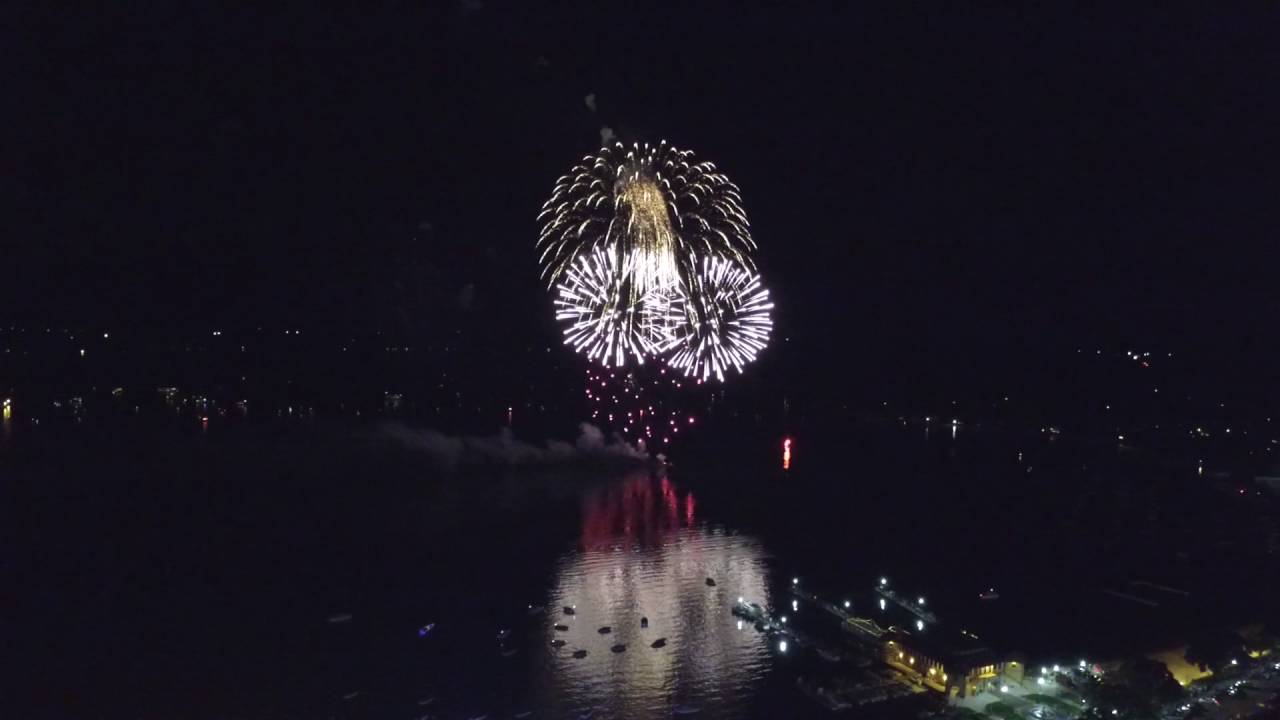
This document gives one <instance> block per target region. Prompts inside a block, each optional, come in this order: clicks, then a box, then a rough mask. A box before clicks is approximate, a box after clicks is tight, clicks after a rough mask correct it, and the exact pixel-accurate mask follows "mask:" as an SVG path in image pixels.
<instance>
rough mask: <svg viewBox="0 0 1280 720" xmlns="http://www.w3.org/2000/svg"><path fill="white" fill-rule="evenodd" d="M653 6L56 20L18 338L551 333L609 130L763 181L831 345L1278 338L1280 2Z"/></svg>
mask: <svg viewBox="0 0 1280 720" xmlns="http://www.w3.org/2000/svg"><path fill="white" fill-rule="evenodd" d="M636 7H638V6H631V5H627V4H624V5H623V6H621V8H619V7H609V8H604V7H599V8H592V7H572V6H566V7H560V8H556V9H553V10H540V9H534V8H525V9H515V10H513V9H510V8H501V7H499V6H493V7H491V6H489V5H487V4H484V3H462V4H459V5H451V6H442V7H440V8H437V9H434V10H431V11H423V12H419V13H406V14H404V15H400V14H393V13H384V14H378V13H372V14H370V15H368V16H365V17H359V18H356V17H343V16H338V15H332V14H328V13H324V12H311V13H305V14H299V15H296V16H295V15H289V14H286V13H278V14H269V13H265V14H259V13H257V12H255V11H229V12H224V11H215V10H213V9H211V8H206V9H205V10H198V9H191V10H176V9H165V8H161V7H152V8H148V9H145V10H143V9H130V10H118V11H112V10H104V11H101V12H99V13H96V14H95V13H86V14H71V13H66V14H61V15H59V14H57V13H56V12H42V11H40V10H38V9H34V8H29V9H28V12H26V13H21V15H23V16H24V22H21V23H17V25H20V26H21V27H23V28H24V29H25V30H26V32H25V33H24V35H23V37H22V42H21V43H20V46H21V50H20V52H19V53H18V57H19V60H18V61H17V62H16V63H15V64H14V65H13V66H11V69H10V72H9V77H10V80H11V81H12V82H13V85H12V86H11V90H12V91H13V93H14V94H15V95H16V97H18V98H19V99H20V101H19V102H18V103H17V104H15V108H16V113H15V114H16V115H17V118H18V126H17V132H16V134H15V136H14V139H15V143H14V149H15V152H14V154H13V155H12V156H11V157H12V162H13V165H14V167H15V169H16V170H17V173H16V174H14V175H11V176H10V178H9V182H10V183H12V186H11V189H10V191H9V192H7V193H6V194H7V195H9V196H10V197H13V198H15V199H16V201H17V207H16V210H17V212H16V213H12V214H10V215H9V229H8V230H7V232H6V234H7V236H8V239H7V241H6V243H5V246H6V250H5V256H6V257H5V261H6V262H5V264H6V267H7V268H8V270H9V272H8V273H7V276H6V278H5V281H4V282H3V283H0V305H3V307H4V308H5V310H3V311H0V321H3V323H0V324H5V325H9V324H31V325H41V324H52V325H56V326H61V325H71V326H87V327H98V326H101V327H112V328H119V329H121V330H124V329H143V330H147V331H153V332H155V333H176V332H185V331H186V330H187V329H189V328H191V327H256V326H258V325H278V326H288V325H292V324H297V325H300V326H308V327H325V328H334V329H336V330H339V331H340V330H342V329H344V328H368V327H379V328H383V329H386V330H388V331H402V332H407V333H409V334H411V335H418V336H431V335H433V334H438V333H439V332H441V331H442V330H444V329H446V328H447V329H453V326H454V325H455V324H457V325H460V326H462V327H464V328H467V329H468V331H473V332H476V333H479V334H482V335H483V336H484V341H483V342H484V344H485V345H486V346H487V347H489V348H490V349H491V350H492V351H495V352H497V351H502V350H504V349H506V347H507V346H506V345H504V343H505V342H506V341H505V339H504V337H505V335H506V333H507V331H505V330H504V331H498V330H496V329H495V330H492V331H491V330H489V328H492V327H493V326H494V323H498V322H501V323H502V324H503V325H504V326H505V327H507V328H511V327H515V328H522V329H521V330H520V331H518V332H517V333H516V335H517V336H518V337H519V342H521V343H526V342H531V341H533V342H536V341H537V340H538V339H542V338H545V340H546V341H547V342H554V341H555V340H556V338H557V336H558V332H557V331H556V329H555V326H554V323H553V322H551V320H550V319H549V317H548V315H549V312H548V310H549V307H550V301H549V299H547V297H546V295H545V293H544V292H542V290H541V287H540V284H539V282H538V279H537V269H536V260H537V258H536V253H535V251H534V249H533V240H534V239H535V237H536V226H535V223H534V217H535V215H536V213H537V210H538V206H539V205H540V204H541V202H542V200H543V199H544V197H545V195H546V194H547V193H548V192H549V190H550V187H551V185H552V183H553V181H554V179H555V178H556V177H557V176H558V175H560V174H562V173H563V172H565V171H567V170H568V168H569V167H570V166H571V164H572V163H573V162H574V161H575V160H576V159H577V158H578V157H580V156H581V155H582V154H584V153H586V152H590V151H592V150H593V149H594V148H595V147H597V146H598V145H599V137H600V135H599V133H600V130H601V128H602V127H605V126H607V127H609V128H611V129H612V130H613V131H614V132H615V133H616V134H617V135H618V136H619V137H622V138H623V139H636V140H657V139H660V138H665V139H668V140H669V141H671V142H672V143H674V144H676V145H679V146H681V147H686V148H689V149H692V150H694V151H695V152H696V153H697V154H698V156H699V157H703V158H706V159H710V160H712V161H714V162H716V163H717V164H718V165H719V166H720V167H721V168H722V169H724V170H725V171H726V172H727V173H729V174H730V176H731V177H732V178H733V179H734V180H735V181H736V182H737V183H738V184H739V185H740V186H741V187H742V189H743V194H744V198H745V204H746V208H747V212H748V214H749V217H750V218H751V220H752V222H753V232H754V234H755V236H756V239H757V241H758V242H759V243H760V245H761V251H760V257H759V266H760V268H761V271H762V272H763V274H764V276H765V278H766V281H767V283H768V284H769V285H770V287H771V288H773V290H774V294H775V297H776V299H777V302H778V311H777V322H778V328H779V336H783V335H787V336H790V337H791V338H792V343H793V347H795V348H802V349H803V351H802V352H803V353H804V354H808V355H810V356H815V355H818V354H825V353H836V352H838V353H841V354H844V355H846V356H849V357H851V358H857V357H859V356H862V357H865V358H868V359H870V360H871V361H872V363H873V365H874V364H879V363H892V362H894V361H895V359H896V358H898V357H899V356H901V355H902V354H904V353H905V354H906V355H907V356H911V355H912V354H913V353H923V355H925V356H927V355H928V354H929V353H930V352H931V349H932V348H941V349H944V352H946V353H948V354H950V353H954V354H956V355H957V356H959V357H965V358H968V359H969V362H976V363H980V362H984V361H986V360H989V359H992V358H994V357H995V356H997V355H1002V354H1004V353H1007V352H1010V351H1011V349H1012V350H1015V351H1016V349H1017V348H1023V347H1025V348H1029V349H1031V350H1033V351H1045V350H1048V349H1054V348H1073V347H1076V346H1085V347H1109V348H1116V349H1124V348H1125V347H1126V346H1128V347H1134V348H1140V347H1152V348H1158V349H1164V348H1169V349H1172V350H1174V351H1178V352H1197V351H1200V352H1203V349H1204V348H1208V347H1214V348H1220V352H1221V353H1229V354H1236V353H1242V356H1241V357H1243V358H1244V359H1245V362H1249V360H1248V357H1249V356H1251V355H1261V356H1266V355H1267V354H1269V352H1271V351H1272V350H1274V348H1275V343H1274V340H1273V338H1274V332H1273V331H1272V329H1271V327H1270V325H1271V322H1272V320H1273V318H1275V317H1277V316H1278V315H1280V294H1277V293H1275V292H1274V291H1273V283H1272V281H1271V278H1270V276H1271V274H1272V273H1273V268H1274V267H1276V260H1277V259H1278V257H1280V256H1278V255H1277V251H1276V250H1275V247H1274V238H1275V237H1276V236H1277V230H1280V217H1278V216H1277V215H1276V212H1275V210H1274V207H1273V204H1274V194H1275V189H1276V187H1278V186H1280V182H1278V181H1280V176H1278V175H1277V173H1280V171H1278V170H1277V168H1278V167H1280V162H1277V161H1278V160H1280V157H1278V156H1277V152H1278V151H1277V150H1276V149H1275V146H1274V143H1273V142H1271V139H1272V138H1271V136H1272V134H1273V129H1274V126H1275V125H1274V122H1273V121H1274V119H1275V118H1276V117H1277V116H1280V107H1278V106H1280V99H1277V97H1276V95H1275V94H1274V93H1271V92H1269V91H1268V90H1269V88H1272V87H1275V86H1277V85H1280V47H1277V46H1276V45H1275V44H1274V43H1272V42H1269V40H1270V33H1269V29H1270V28H1271V27H1274V25H1273V24H1271V23H1268V22H1266V21H1267V20H1275V19H1277V18H1276V12H1277V11H1276V10H1275V9H1269V10H1267V9H1263V8H1261V6H1259V7H1257V8H1246V7H1239V8H1231V9H1226V10H1223V11H1221V12H1215V13H1214V14H1213V15H1212V16H1207V15H1205V14H1202V13H1198V12H1196V11H1195V10H1186V11H1184V10H1142V9H1130V8H1116V7H1109V8H1098V9H1091V10H1087V11H1086V10H1079V9H1064V10H1060V11H1052V10H1050V11H1039V12H1035V13H1033V12H1030V11H1025V10H1016V9H980V10H975V9H954V10H939V9H936V8H920V7H917V8H915V9H912V10H906V11H903V12H901V13H896V12H888V11H873V10H834V9H824V10H822V11H815V12H809V13H798V12H797V13H786V12H783V11H782V10H781V9H773V10H745V11H740V12H730V11H729V9H728V8H727V7H726V6H714V5H705V6H700V7H699V8H697V9H695V10H685V11H682V12H679V13H655V12H647V13H646V12H638V11H637V12H625V9H626V8H632V9H635V8H636ZM619 17H622V18H625V21H617V20H616V19H615V18H619ZM588 95H594V103H595V108H596V109H595V110H594V111H593V110H592V109H590V108H589V107H588V105H587V103H586V101H585V98H586V97H587V96H588ZM774 350H775V351H776V345H775V348H774ZM796 352H801V351H800V350H796ZM1204 354H1205V355H1206V357H1208V358H1213V357H1214V356H1216V355H1218V352H1205V353H1204ZM1261 364H1263V363H1260V365H1261Z"/></svg>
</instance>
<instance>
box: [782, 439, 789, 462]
mask: <svg viewBox="0 0 1280 720" xmlns="http://www.w3.org/2000/svg"><path fill="white" fill-rule="evenodd" d="M782 469H783V470H790V469H791V438H786V439H784V440H783V441H782Z"/></svg>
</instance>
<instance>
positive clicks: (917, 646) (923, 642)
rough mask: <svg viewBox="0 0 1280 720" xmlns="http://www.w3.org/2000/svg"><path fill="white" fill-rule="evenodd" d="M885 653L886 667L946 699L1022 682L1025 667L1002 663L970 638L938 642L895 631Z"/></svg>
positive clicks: (930, 637)
mask: <svg viewBox="0 0 1280 720" xmlns="http://www.w3.org/2000/svg"><path fill="white" fill-rule="evenodd" d="M883 649H884V660H885V662H886V663H888V664H889V665H891V666H892V667H894V668H897V669H898V670H901V671H902V672H903V673H904V674H906V675H907V677H910V678H912V679H914V680H916V681H917V682H919V683H920V684H921V685H923V686H924V687H927V688H929V689H930V690H934V691H936V692H940V693H943V694H944V695H946V696H947V697H962V698H963V697H970V696H972V695H974V694H976V693H979V692H982V691H983V690H992V689H998V688H999V686H1000V685H1001V684H1003V683H1007V682H1016V683H1021V682H1022V680H1023V671H1024V668H1023V663H1021V662H1019V661H1017V660H1011V659H1008V658H1007V657H1006V658H1003V659H1002V658H1001V657H1000V656H997V654H996V653H995V652H994V651H992V650H991V649H990V648H987V647H985V646H983V645H982V643H980V642H978V641H977V640H976V638H972V637H970V636H968V635H962V636H953V637H950V638H939V637H937V636H936V635H935V634H929V635H918V634H911V633H907V632H904V631H902V630H899V629H896V628H895V629H892V630H890V631H889V632H888V633H886V635H885V637H884V646H883Z"/></svg>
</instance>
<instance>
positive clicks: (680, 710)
mask: <svg viewBox="0 0 1280 720" xmlns="http://www.w3.org/2000/svg"><path fill="white" fill-rule="evenodd" d="M701 711H702V708H699V707H694V706H693V705H677V706H675V707H674V708H671V712H672V713H673V714H676V715H693V714H694V713H698V712H701Z"/></svg>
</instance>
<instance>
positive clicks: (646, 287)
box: [538, 142, 773, 380]
mask: <svg viewBox="0 0 1280 720" xmlns="http://www.w3.org/2000/svg"><path fill="white" fill-rule="evenodd" d="M538 222H539V224H540V226H541V232H540V234H539V237H538V248H539V250H540V257H539V263H540V265H541V267H542V276H543V278H544V279H545V280H546V281H547V283H548V287H549V288H552V289H553V292H554V295H555V301H554V302H555V307H556V319H557V320H559V321H561V322H562V323H564V324H565V331H564V335H565V343H566V344H568V345H570V346H571V347H573V349H574V350H575V351H576V352H579V353H583V354H585V355H586V356H587V357H588V358H589V359H590V360H592V361H593V362H597V363H599V364H601V365H604V366H605V367H621V366H624V365H626V364H627V363H628V362H632V361H634V362H635V363H636V364H643V363H644V361H645V360H646V359H647V358H662V359H664V360H666V362H668V363H669V364H671V365H673V367H675V368H678V369H679V370H681V371H682V372H683V373H685V374H687V375H691V376H700V377H701V378H704V379H705V378H710V377H713V376H714V377H716V378H717V379H720V380H723V379H724V372H725V370H727V369H729V368H733V369H736V370H739V371H741V369H742V367H743V365H745V364H746V363H748V362H750V361H751V360H753V359H754V358H755V357H756V356H757V355H758V354H759V352H760V351H761V350H762V349H763V348H764V347H765V345H766V344H767V343H768V339H769V330H770V324H769V311H770V309H771V308H772V307H773V306H772V305H771V304H770V303H769V302H768V291H766V290H764V288H763V287H762V286H761V285H760V278H759V276H758V275H757V274H756V272H755V266H754V264H753V262H752V260H751V257H750V253H751V252H752V251H753V250H755V248H756V244H755V241H754V240H752V238H751V232H750V229H749V228H750V226H749V224H748V222H747V216H746V213H745V212H744V211H743V209H742V197H741V193H740V192H739V190H738V187H737V186H736V185H734V184H733V183H732V182H731V181H730V180H729V179H728V177H726V176H725V175H724V174H723V173H721V172H719V171H718V170H717V169H716V167H715V165H713V164H712V163H709V162H705V161H701V162H700V161H696V160H694V158H693V153H691V152H689V151H687V150H679V149H677V148H674V147H672V146H670V145H668V144H667V143H666V142H662V143H659V144H658V145H656V146H651V145H648V144H634V145H630V146H626V145H622V144H620V143H619V144H616V145H614V146H612V147H606V148H603V149H601V150H600V151H599V152H598V153H596V154H595V155H588V156H587V157H585V158H583V160H582V162H580V163H579V164H578V165H576V166H575V167H574V168H573V169H572V170H571V171H570V172H569V174H567V175H565V176H563V177H561V178H560V179H559V180H558V181H557V182H556V185H555V188H554V190H553V191H552V194H551V198H550V199H549V200H547V202H546V203H545V204H544V205H543V208H542V212H541V213H540V214H539V216H538Z"/></svg>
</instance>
